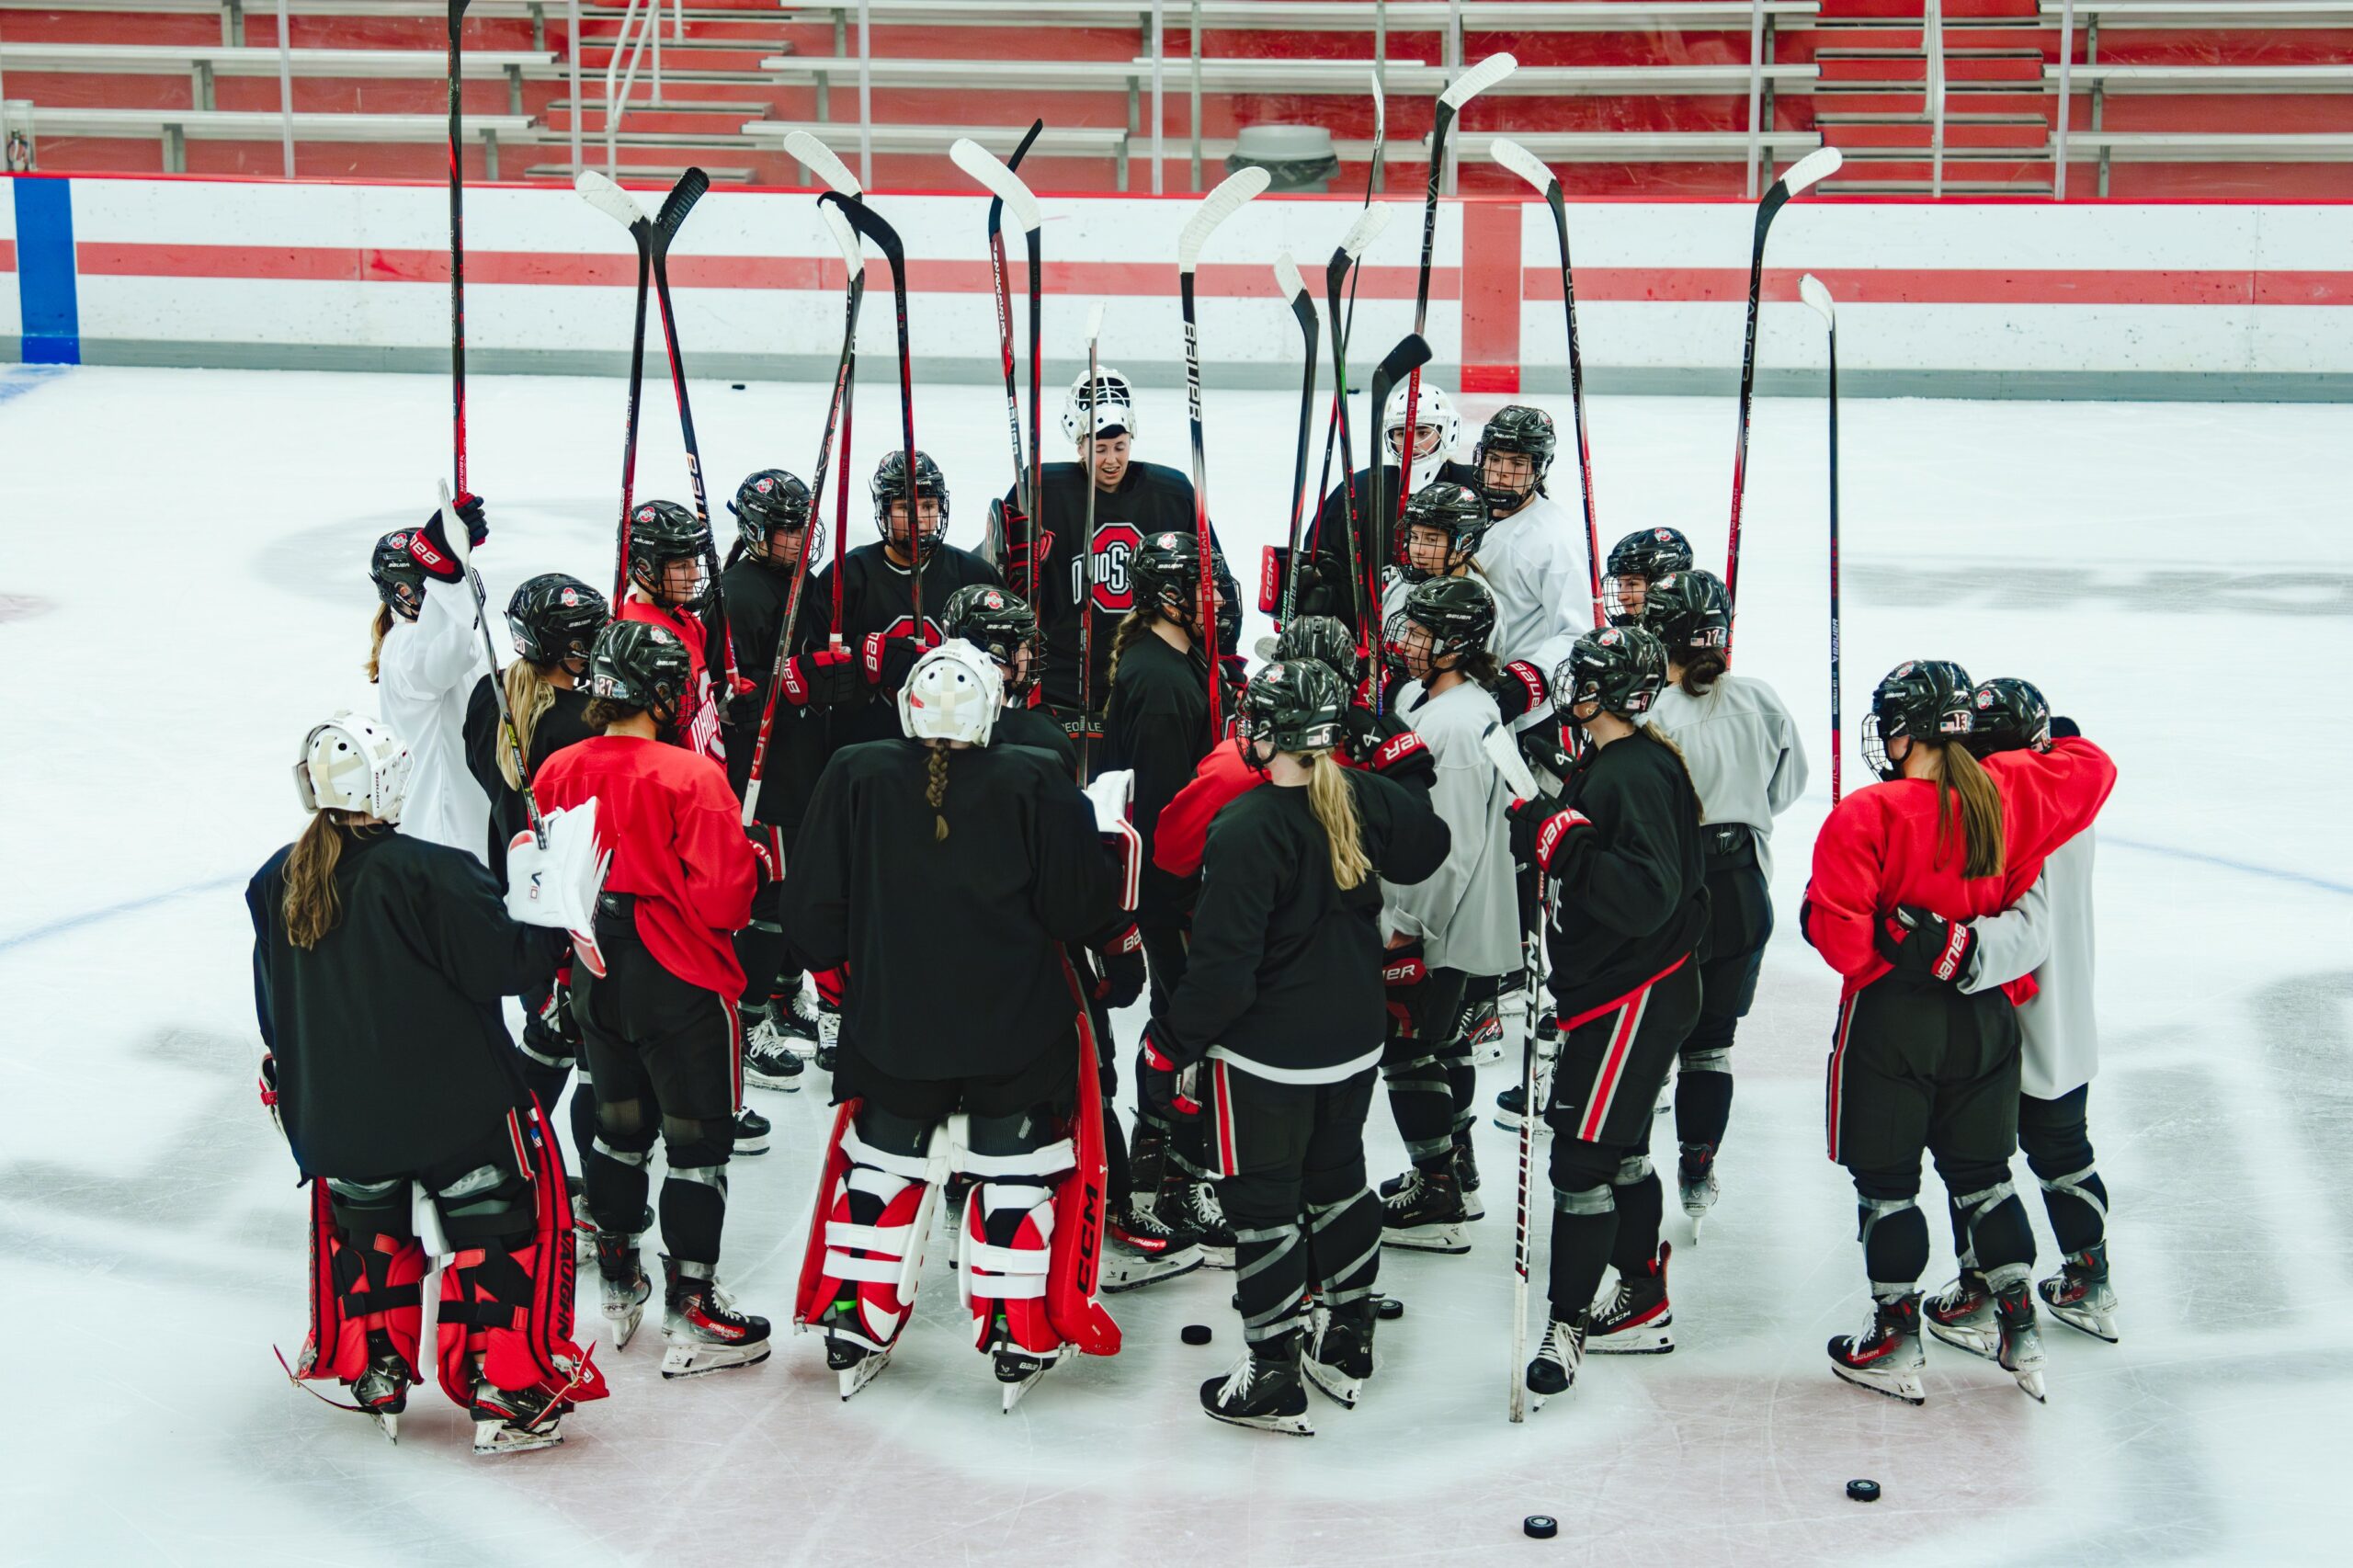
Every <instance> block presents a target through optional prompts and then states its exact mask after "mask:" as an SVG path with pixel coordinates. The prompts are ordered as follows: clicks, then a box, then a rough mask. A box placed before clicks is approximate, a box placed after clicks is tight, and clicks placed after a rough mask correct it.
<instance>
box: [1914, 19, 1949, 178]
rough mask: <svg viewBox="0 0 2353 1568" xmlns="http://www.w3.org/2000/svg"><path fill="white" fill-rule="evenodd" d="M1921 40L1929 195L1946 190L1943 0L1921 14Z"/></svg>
mask: <svg viewBox="0 0 2353 1568" xmlns="http://www.w3.org/2000/svg"><path fill="white" fill-rule="evenodd" d="M1920 30H1921V38H1920V42H1921V46H1922V48H1923V49H1924V50H1925V51H1927V56H1928V71H1927V88H1926V93H1925V97H1926V99H1927V102H1926V104H1925V105H1924V106H1923V107H1924V108H1925V109H1926V112H1927V116H1928V195H1929V196H1930V197H1931V198H1932V199H1933V198H1937V197H1941V196H1942V195H1944V193H1945V8H1944V5H1943V0H1927V7H1926V8H1925V9H1924V10H1923V12H1922V14H1921V17H1920Z"/></svg>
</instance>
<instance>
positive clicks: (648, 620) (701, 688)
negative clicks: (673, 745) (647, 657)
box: [615, 594, 727, 764]
mask: <svg viewBox="0 0 2353 1568" xmlns="http://www.w3.org/2000/svg"><path fill="white" fill-rule="evenodd" d="M615 619H620V620H642V621H643V622H644V623H645V624H646V625H648V626H658V627H660V628H661V629H662V630H663V631H667V632H669V633H670V634H671V635H672V636H674V637H676V639H677V640H678V641H679V642H683V643H685V644H686V647H687V660H688V665H689V668H688V674H687V700H686V702H685V703H684V704H683V705H682V709H681V711H680V712H679V714H678V744H680V745H682V746H684V747H686V748H687V749H688V751H691V752H693V753H694V754H695V755H696V756H707V757H709V758H710V759H711V760H712V761H713V762H717V763H721V764H724V763H725V762H726V760H727V743H726V741H725V740H724V739H723V738H722V736H721V735H720V733H719V698H720V693H719V688H718V687H717V685H716V684H715V683H714V677H713V676H712V675H711V673H710V660H709V658H708V657H706V655H705V652H704V648H705V644H706V643H707V642H709V640H710V635H711V633H710V628H709V627H707V626H705V625H704V624H703V623H702V619H701V618H700V617H699V616H697V615H696V614H695V613H694V612H693V611H692V610H673V609H665V608H662V607H661V606H660V605H656V604H648V603H647V602H646V601H645V600H643V599H641V598H639V597H636V596H635V595H634V594H632V595H631V596H630V597H627V598H625V599H623V600H622V601H621V608H620V615H619V616H618V617H616V618H615Z"/></svg>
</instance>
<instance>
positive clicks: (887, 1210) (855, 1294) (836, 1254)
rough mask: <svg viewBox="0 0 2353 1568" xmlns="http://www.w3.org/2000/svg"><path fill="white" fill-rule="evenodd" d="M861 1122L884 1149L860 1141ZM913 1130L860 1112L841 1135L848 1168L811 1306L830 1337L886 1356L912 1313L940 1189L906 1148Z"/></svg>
mask: <svg viewBox="0 0 2353 1568" xmlns="http://www.w3.org/2000/svg"><path fill="white" fill-rule="evenodd" d="M858 1122H866V1123H870V1125H871V1127H872V1130H873V1131H874V1133H875V1134H876V1136H877V1137H878V1138H879V1139H880V1140H881V1146H878V1144H877V1143H875V1142H869V1141H868V1140H867V1139H866V1138H865V1137H862V1136H860V1132H861V1131H862V1130H861V1128H860V1126H859V1125H858ZM858 1122H853V1123H851V1124H850V1125H849V1126H848V1127H847V1128H845V1129H844V1130H843V1132H842V1138H841V1153H842V1154H843V1156H844V1157H845V1158H846V1159H847V1165H846V1167H845V1168H844V1169H843V1171H842V1173H841V1176H840V1177H839V1179H838V1180H836V1181H835V1184H834V1195H833V1200H832V1203H831V1206H830V1207H829V1208H828V1210H826V1218H825V1250H824V1260H823V1262H822V1264H821V1265H820V1268H821V1270H822V1272H821V1275H820V1278H819V1279H818V1281H817V1285H816V1289H815V1292H814V1296H813V1300H814V1301H815V1302H816V1303H818V1304H819V1310H820V1311H822V1312H823V1313H824V1323H823V1324H822V1326H823V1327H824V1330H825V1331H826V1332H827V1333H828V1334H839V1335H843V1336H844V1337H845V1338H847V1339H849V1340H851V1341H853V1342H855V1343H856V1344H858V1345H860V1346H864V1347H865V1348H867V1349H869V1350H887V1349H889V1348H890V1347H891V1346H892V1343H893V1342H894V1341H895V1340H896V1339H897V1338H898V1336H899V1330H900V1329H901V1328H903V1327H904V1326H905V1324H906V1320H907V1316H908V1314H909V1313H910V1312H912V1311H913V1310H914V1306H915V1279H916V1277H917V1275H918V1274H919V1273H920V1272H921V1270H922V1267H923V1241H924V1235H923V1233H924V1231H925V1230H926V1229H927V1228H928V1226H929V1224H930V1221H931V1199H932V1195H933V1194H934V1192H935V1191H936V1190H937V1189H936V1188H935V1187H933V1185H932V1182H931V1175H932V1172H931V1163H930V1161H929V1159H928V1158H926V1155H925V1154H924V1153H920V1152H918V1153H908V1152H907V1151H906V1150H905V1148H904V1143H905V1142H906V1141H907V1139H906V1129H907V1128H908V1127H910V1126H912V1123H907V1122H905V1121H904V1119H903V1118H895V1117H890V1116H888V1115H885V1114H881V1113H875V1114H873V1115H871V1116H870V1115H868V1114H867V1113H865V1112H861V1113H860V1115H859V1118H858ZM892 1145H899V1146H898V1147H892Z"/></svg>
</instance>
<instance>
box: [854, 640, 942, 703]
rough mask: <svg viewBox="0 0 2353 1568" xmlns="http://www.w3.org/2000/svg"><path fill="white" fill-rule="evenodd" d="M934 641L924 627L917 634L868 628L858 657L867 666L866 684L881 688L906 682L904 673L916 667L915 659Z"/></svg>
mask: <svg viewBox="0 0 2353 1568" xmlns="http://www.w3.org/2000/svg"><path fill="white" fill-rule="evenodd" d="M935 641H936V639H935V638H934V637H933V636H932V635H931V632H930V629H929V628H927V627H926V629H925V631H924V635H923V636H922V637H920V638H916V637H910V636H906V635H904V634H901V635H897V636H891V635H886V634H885V633H883V632H880V631H870V632H868V633H867V634H866V643H865V649H864V657H863V659H862V660H861V663H862V664H863V665H864V666H865V670H866V684H867V685H869V686H871V687H879V688H881V690H884V691H896V690H898V689H899V687H903V686H904V685H906V684H907V676H908V675H909V674H910V673H911V672H912V671H913V670H914V669H915V661H916V660H917V659H920V658H922V657H923V654H924V650H925V649H926V648H929V647H930V646H931V645H932V644H933V642H935Z"/></svg>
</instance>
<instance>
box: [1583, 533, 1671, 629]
mask: <svg viewBox="0 0 2353 1568" xmlns="http://www.w3.org/2000/svg"><path fill="white" fill-rule="evenodd" d="M1689 570H1691V541H1690V540H1688V539H1685V538H1684V537H1683V535H1682V533H1681V532H1680V531H1679V530H1677V529H1675V528H1637V529H1636V530H1635V531H1634V532H1632V533H1630V534H1628V535H1627V536H1626V537H1625V538H1624V539H1621V540H1619V541H1618V542H1617V543H1616V544H1613V545H1611V546H1610V547H1609V561H1608V565H1607V566H1606V567H1604V568H1603V572H1604V575H1603V577H1602V579H1601V608H1603V609H1604V610H1606V611H1607V612H1608V616H1609V624H1610V625H1612V626H1631V625H1633V624H1634V623H1635V622H1636V621H1638V620H1640V619H1642V614H1643V596H1644V595H1645V594H1647V593H1648V592H1649V591H1650V585H1652V584H1653V583H1654V582H1656V581H1657V580H1658V579H1659V578H1661V577H1664V576H1665V575H1666V574H1668V573H1669V572H1688V571H1689Z"/></svg>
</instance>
